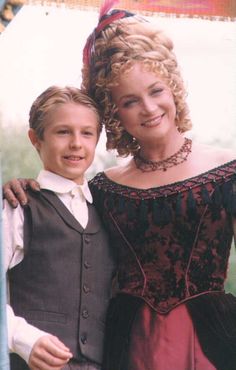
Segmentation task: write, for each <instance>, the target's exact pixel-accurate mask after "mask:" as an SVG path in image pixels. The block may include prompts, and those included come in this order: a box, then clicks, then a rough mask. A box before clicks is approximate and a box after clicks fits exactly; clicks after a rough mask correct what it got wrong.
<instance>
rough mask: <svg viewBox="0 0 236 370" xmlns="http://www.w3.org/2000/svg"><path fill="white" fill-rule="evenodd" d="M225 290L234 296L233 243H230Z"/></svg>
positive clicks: (235, 254) (235, 251)
mask: <svg viewBox="0 0 236 370" xmlns="http://www.w3.org/2000/svg"><path fill="white" fill-rule="evenodd" d="M225 290H226V291H227V292H230V293H232V294H234V295H235V296H236V248H235V243H233V244H232V248H231V253H230V260H229V271H228V278H227V281H226V284H225Z"/></svg>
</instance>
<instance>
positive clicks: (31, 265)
mask: <svg viewBox="0 0 236 370" xmlns="http://www.w3.org/2000/svg"><path fill="white" fill-rule="evenodd" d="M88 207H89V221H88V225H87V227H86V228H85V229H83V228H82V226H81V225H80V224H79V223H78V222H77V220H76V219H75V218H74V217H73V215H72V214H71V213H70V212H69V211H68V209H67V208H66V207H65V206H64V204H63V203H62V202H61V201H60V199H59V198H58V197H57V196H56V195H55V194H54V193H52V192H50V191H47V190H42V191H41V192H40V193H34V192H29V205H28V207H26V208H25V211H24V216H25V222H24V253H25V256H24V259H23V261H22V262H21V263H19V264H18V265H16V266H15V267H14V268H13V269H11V270H10V271H9V282H10V299H11V305H12V307H13V309H14V311H15V314H16V315H19V316H23V317H24V318H25V319H26V320H27V321H28V322H29V323H31V324H32V325H34V326H36V327H38V328H40V329H42V330H45V331H47V332H49V333H51V334H53V335H56V336H58V337H59V339H60V340H61V341H62V342H64V343H65V345H67V346H68V347H69V348H70V350H71V351H72V353H73V355H74V357H75V358H76V359H81V360H82V359H84V358H86V359H87V360H90V361H92V362H96V363H101V360H102V352H103V339H104V338H103V337H104V321H105V315H106V310H107V306H108V302H109V299H110V296H111V279H112V274H113V270H114V263H113V258H112V256H111V250H110V248H109V244H108V237H107V234H106V233H105V231H104V229H103V227H102V224H101V221H100V219H99V217H98V215H97V213H96V210H95V208H94V206H92V205H90V204H88Z"/></svg>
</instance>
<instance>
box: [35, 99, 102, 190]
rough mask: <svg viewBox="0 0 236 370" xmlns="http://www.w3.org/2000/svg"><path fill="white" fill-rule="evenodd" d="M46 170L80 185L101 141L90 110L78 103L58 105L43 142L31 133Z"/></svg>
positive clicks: (49, 120)
mask: <svg viewBox="0 0 236 370" xmlns="http://www.w3.org/2000/svg"><path fill="white" fill-rule="evenodd" d="M29 137H30V140H31V142H32V144H33V145H34V146H35V147H36V149H37V150H38V152H39V154H40V157H41V159H42V162H43V165H44V169H45V170H48V171H51V172H53V173H56V174H58V175H60V176H63V177H65V178H67V179H69V180H72V181H74V182H76V183H77V184H82V183H83V178H84V173H85V171H86V170H87V169H88V167H89V166H90V165H91V163H92V162H93V159H94V154H95V148H96V145H97V141H98V120H97V117H96V114H95V113H94V112H93V111H92V110H91V109H90V108H88V107H86V106H84V105H80V104H76V103H65V104H61V105H57V106H56V107H55V108H53V109H52V110H51V111H50V112H49V113H48V115H47V117H46V122H45V130H44V135H43V139H42V140H40V139H38V138H37V137H36V135H35V131H34V130H31V129H30V130H29Z"/></svg>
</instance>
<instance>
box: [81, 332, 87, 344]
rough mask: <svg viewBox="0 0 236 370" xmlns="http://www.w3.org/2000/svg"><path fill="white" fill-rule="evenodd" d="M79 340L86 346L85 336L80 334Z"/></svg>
mask: <svg viewBox="0 0 236 370" xmlns="http://www.w3.org/2000/svg"><path fill="white" fill-rule="evenodd" d="M80 340H81V342H82V343H83V344H86V343H87V335H86V334H82V335H81V337H80Z"/></svg>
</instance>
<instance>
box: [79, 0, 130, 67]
mask: <svg viewBox="0 0 236 370" xmlns="http://www.w3.org/2000/svg"><path fill="white" fill-rule="evenodd" d="M118 2H119V0H105V1H104V3H103V5H102V6H101V9H100V12H99V20H98V24H97V26H96V27H95V28H94V30H93V32H92V33H91V34H90V35H89V37H88V38H87V41H86V44H85V46H84V49H83V63H84V64H86V65H90V64H91V56H92V54H93V51H94V45H95V40H96V38H97V36H98V35H99V33H100V32H101V31H103V30H104V29H105V28H106V27H107V26H108V25H109V24H111V23H113V22H114V21H116V20H118V19H121V18H125V17H131V16H134V14H133V13H130V12H127V11H126V10H119V9H114V10H112V11H111V12H110V13H109V11H110V10H111V8H112V7H113V5H115V4H116V3H118Z"/></svg>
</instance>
